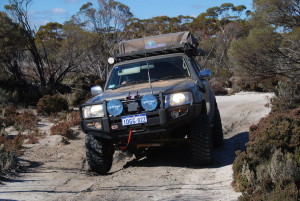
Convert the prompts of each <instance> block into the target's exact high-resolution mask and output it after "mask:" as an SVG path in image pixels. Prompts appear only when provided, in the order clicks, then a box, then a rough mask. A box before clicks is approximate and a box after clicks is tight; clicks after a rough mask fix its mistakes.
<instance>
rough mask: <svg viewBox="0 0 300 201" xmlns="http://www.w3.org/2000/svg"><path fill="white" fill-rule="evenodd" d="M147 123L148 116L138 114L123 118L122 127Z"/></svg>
mask: <svg viewBox="0 0 300 201" xmlns="http://www.w3.org/2000/svg"><path fill="white" fill-rule="evenodd" d="M143 123H147V116H146V114H136V115H130V116H125V117H122V125H123V126H128V125H134V124H143Z"/></svg>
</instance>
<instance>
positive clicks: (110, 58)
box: [107, 57, 115, 64]
mask: <svg viewBox="0 0 300 201" xmlns="http://www.w3.org/2000/svg"><path fill="white" fill-rule="evenodd" d="M107 61H108V63H109V64H114V63H115V58H113V57H109V58H108V60H107Z"/></svg>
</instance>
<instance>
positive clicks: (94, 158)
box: [85, 135, 114, 175]
mask: <svg viewBox="0 0 300 201" xmlns="http://www.w3.org/2000/svg"><path fill="white" fill-rule="evenodd" d="M85 147H86V160H87V163H88V165H89V168H90V171H91V172H95V173H98V174H102V175H103V174H107V173H108V172H109V171H110V169H111V166H112V161H113V153H114V149H113V144H112V142H110V141H108V140H104V139H99V138H97V137H95V136H93V135H86V138H85Z"/></svg>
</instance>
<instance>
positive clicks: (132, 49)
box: [116, 32, 203, 61]
mask: <svg viewBox="0 0 300 201" xmlns="http://www.w3.org/2000/svg"><path fill="white" fill-rule="evenodd" d="M198 45H199V43H198V41H197V39H196V38H195V37H194V36H193V35H192V34H191V33H190V32H178V33H170V34H162V35H157V36H150V37H145V38H138V39H133V40H127V41H122V42H120V43H119V54H118V55H116V58H117V59H118V60H121V61H122V60H128V59H134V58H140V57H146V56H153V55H160V54H167V53H176V52H185V53H187V54H191V55H193V56H197V55H199V50H198ZM202 51H203V50H202Z"/></svg>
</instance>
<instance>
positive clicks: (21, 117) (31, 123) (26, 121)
mask: <svg viewBox="0 0 300 201" xmlns="http://www.w3.org/2000/svg"><path fill="white" fill-rule="evenodd" d="M14 121H15V122H14V127H15V128H16V129H17V130H21V131H24V130H34V129H35V128H36V125H37V123H38V119H37V117H36V115H35V114H34V113H33V112H30V111H24V112H22V113H20V114H18V115H16V116H15V119H14Z"/></svg>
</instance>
